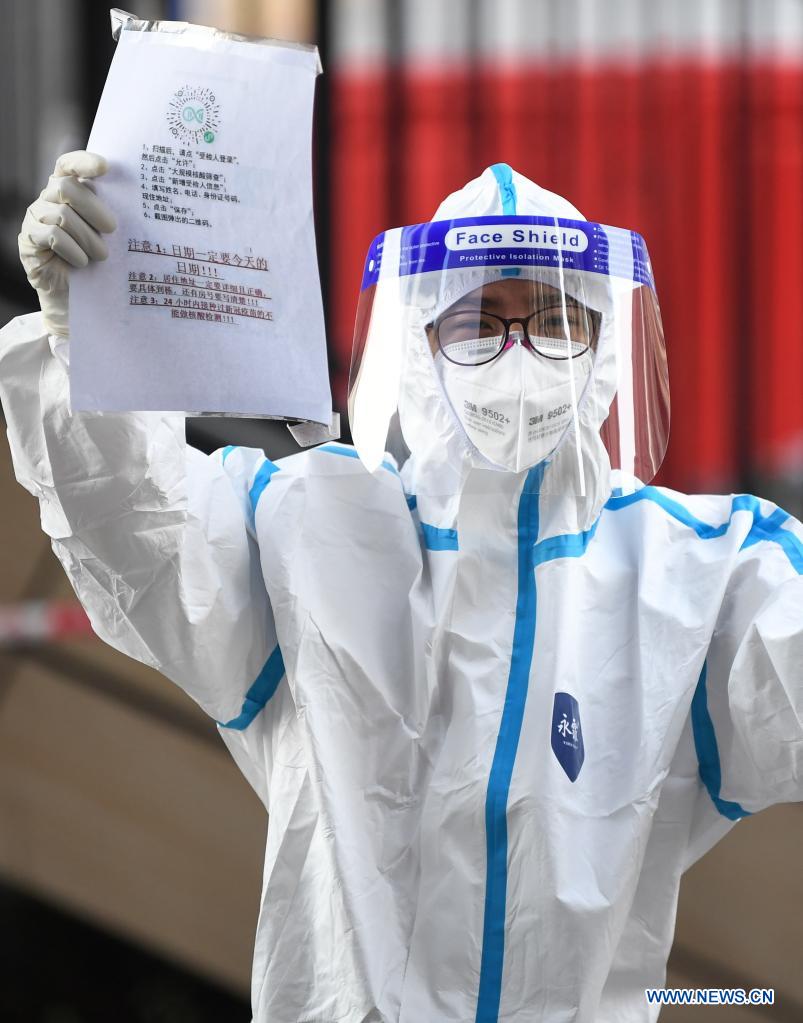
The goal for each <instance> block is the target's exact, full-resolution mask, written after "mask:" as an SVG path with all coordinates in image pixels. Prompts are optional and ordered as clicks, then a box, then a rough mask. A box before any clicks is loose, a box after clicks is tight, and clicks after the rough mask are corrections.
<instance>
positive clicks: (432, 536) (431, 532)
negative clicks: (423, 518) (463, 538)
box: [421, 522, 460, 551]
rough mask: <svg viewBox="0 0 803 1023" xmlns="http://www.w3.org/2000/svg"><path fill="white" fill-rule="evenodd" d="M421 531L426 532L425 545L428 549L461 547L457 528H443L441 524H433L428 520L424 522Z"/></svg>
mask: <svg viewBox="0 0 803 1023" xmlns="http://www.w3.org/2000/svg"><path fill="white" fill-rule="evenodd" d="M421 532H422V533H423V534H424V546H425V547H426V549H427V550H428V551H456V550H459V549H460V548H459V546H458V543H457V530H456V529H443V528H441V527H440V526H431V525H430V524H429V523H428V522H422V523H421Z"/></svg>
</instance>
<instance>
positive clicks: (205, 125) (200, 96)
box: [167, 85, 220, 144]
mask: <svg viewBox="0 0 803 1023" xmlns="http://www.w3.org/2000/svg"><path fill="white" fill-rule="evenodd" d="M167 126H168V127H169V128H170V132H171V134H172V135H173V137H174V138H176V139H179V140H180V141H182V142H195V143H196V144H198V143H200V142H207V143H209V142H214V141H215V135H216V133H217V132H218V130H219V129H220V104H219V103H218V101H217V98H216V96H215V94H214V92H213V91H212V90H211V89H207V88H205V87H204V86H201V85H184V86H182V87H181V88H180V89H178V90H177V91H176V92H175V93H174V94H173V96H172V97H171V99H170V102H169V104H168V106H167Z"/></svg>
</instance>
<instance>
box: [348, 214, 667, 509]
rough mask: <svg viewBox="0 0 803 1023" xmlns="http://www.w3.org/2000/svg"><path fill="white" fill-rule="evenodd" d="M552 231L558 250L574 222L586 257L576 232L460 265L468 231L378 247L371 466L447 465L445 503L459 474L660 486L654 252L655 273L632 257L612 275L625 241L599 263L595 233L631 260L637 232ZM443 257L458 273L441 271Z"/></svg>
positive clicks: (369, 334) (371, 327)
mask: <svg viewBox="0 0 803 1023" xmlns="http://www.w3.org/2000/svg"><path fill="white" fill-rule="evenodd" d="M485 219H487V218H485ZM510 219H511V221H512V222H513V223H519V222H522V221H525V222H526V223H529V224H537V225H538V226H541V223H539V220H540V218H510ZM470 223H471V225H472V226H474V225H475V223H476V222H475V221H472V222H470ZM546 223H547V224H549V225H550V227H551V229H552V236H551V237H553V238H554V237H556V236H557V232H558V230H559V229H560V228H562V227H564V226H565V225H566V224H571V225H572V230H573V231H575V232H577V234H581V236H582V239H583V240H585V241H586V246H585V249H584V250H583V252H584V257H583V258H582V259H578V258H577V253H575V252H574V251H567V250H565V249H563V246H562V245H561V242H566V241H567V239H568V240H571V239H572V238H574V237H577V234H574V235H573V234H569V233H566V232H564V233H563V234H562V238H560V237H559V242H558V248H555V247H554V246H553V248H552V249H546V250H545V249H544V248H542V247H540V246H533V247H529V248H528V247H519V248H517V249H515V250H514V251H510V250H505V249H504V248H503V247H500V246H499V245H497V246H496V247H495V248H492V249H490V250H485V251H481V252H479V253H478V252H477V251H471V252H470V253H469V255H470V256H471V259H470V260H466V261H465V262H464V263H456V261H455V258H454V257H455V253H454V251H453V250H449V249H448V247H447V246H445V245H443V244H442V243H443V241H444V240H445V239H447V235H448V234H449V233H450V232H451V234H452V237H454V234H455V232H456V231H458V230H465V224H466V222H465V221H452V222H435V223H433V224H431V225H419V226H418V227H417V228H414V229H410V228H405V229H400V230H397V231H392V232H386V233H385V234H384V235H382V236H380V238H379V239H377V240H376V241H375V242H374V245H373V246H372V249H371V251H370V252H369V258H368V261H367V263H366V276H365V279H364V282H363V283H364V287H363V290H362V292H361V295H360V301H359V306H358V313H357V323H356V329H355V337H354V347H353V353H352V365H351V373H350V380H349V416H350V420H351V430H352V436H353V439H354V443H355V446H356V448H357V451H358V453H359V455H360V457H361V459H362V460H363V462H364V463H365V464H366V467H367V468H369V470H371V471H373V470H374V469H375V468H376V467H377V466H378V465H379V464H380V463H381V462H382V459H383V457H384V452H385V450H386V447H387V448H389V449H390V450H391V452H392V453H393V454H394V455H395V456H396V457H397V459H399V460H404V459H405V458H406V457H408V456H409V455H412V456H413V457H414V458H415V459H418V460H419V461H420V460H429V461H430V462H432V463H433V464H438V465H441V466H443V467H444V489H445V491H448V490H449V489H450V488H451V487H453V486H454V477H453V476H451V474H450V473H449V472H448V471H446V467H447V466H449V465H451V466H453V467H454V466H455V465H456V464H457V463H459V464H460V466H461V468H462V469H465V468H466V467H469V468H485V469H491V470H496V471H498V472H505V473H515V474H520V473H524V472H528V471H530V470H532V469H534V468H537V467H541V468H540V469H539V471H538V476H539V480H540V484H539V485H540V489H541V490H543V491H546V492H553V493H563V494H577V495H585V494H586V493H588V492H589V491H590V490H592V489H593V488H594V486H595V485H596V484H597V483H598V481H599V480H600V478H601V477H602V476H603V475H605V476H606V478H607V476H608V474H609V469H611V468H613V469H620V470H622V473H621V477H622V479H621V480H620V481H619V482H622V481H624V486H625V488H626V489H627V488H628V486H629V483H628V480H629V479H631V478H635V480H637V481H640V482H641V483H645V482H648V481H649V480H650V479H652V477H653V476H654V475H655V473H656V472H657V470H658V468H659V466H660V463H661V460H662V459H663V456H664V453H665V449H666V443H667V438H668V426H669V406H668V380H667V367H666V355H665V350H664V343H663V333H662V329H661V320H660V313H659V310H658V303H657V298H656V295H655V291H654V288H653V287H652V286H651V277H650V276H648V274H647V271H648V268H649V262H648V260H647V257H646V249H645V250H643V257H642V262H643V265H644V266H646V268H647V269H646V270H642V268H641V267H636V268H635V270H636V272H634V256H631V259H630V266H629V271H628V272H627V273H624V272H623V271H622V268H621V267H620V266H618V265H614V266H613V267H611V263H612V262H613V261H612V260H611V259H610V240H611V239H610V238H609V236H607V235H606V236H603V237H604V238H607V239H608V249H607V251H608V256H609V258H608V259H607V260H606V261H603V260H602V259H601V258H599V256H600V254H599V251H598V250H599V248H601V246H599V245H598V246H597V249H594V250H593V251H592V252H590V253H589V252H588V249H589V248H592V246H591V244H590V241H591V240H592V239H593V238H594V237H595V235H594V230H595V229H596V237H597V238H599V237H600V235H599V232H600V230H605V231H607V232H615V236H614V240H615V242H616V243H617V245H618V246H619V247H620V248H621V245H622V242H623V240H626V241H627V243H628V244H630V239H631V237H635V238H638V236H637V235H636V236H632V235H631V232H624V231H620V230H619V229H615V228H605V229H602V228H601V226H600V225H595V224H588V223H586V222H576V221H569V222H564V221H557V222H555V221H546ZM556 224H557V228H556ZM578 226H579V227H578ZM510 230H511V228H510V225H508V233H507V237H508V238H509V237H510ZM409 232H413V238H412V239H411V238H410V237H409V234H408V233H409ZM500 233H501V232H493V233H492V234H493V235H499V234H500ZM487 235H488V232H485V236H486V237H487ZM639 242H640V243H641V246H643V242H641V240H640V239H639ZM411 243H412V244H411ZM439 244H440V248H439ZM411 249H412V250H413V251H412V253H411ZM433 250H434V251H433ZM630 251H631V253H634V254H636V253H637V251H638V250H637V249H636V247H635V245H632V246H631V249H630ZM433 256H434V258H435V259H436V260H438V261H439V262H441V263H442V264H443V265H440V266H436V267H435V268H433V269H429V267H430V266H431V265H432V262H433ZM411 257H412V258H411ZM625 262H626V261H625ZM589 266H592V267H597V268H598V269H589V268H588V267H589ZM612 270H614V271H616V272H612ZM603 271H604V272H603ZM640 277H643V278H644V279H643V280H642V279H639V278H640ZM648 281H649V282H650V283H647V282H648ZM447 477H449V479H448V482H447ZM633 485H635V484H633Z"/></svg>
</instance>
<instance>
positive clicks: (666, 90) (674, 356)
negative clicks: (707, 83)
mask: <svg viewBox="0 0 803 1023" xmlns="http://www.w3.org/2000/svg"><path fill="white" fill-rule="evenodd" d="M649 77H650V78H651V79H652V81H651V82H650V81H649V79H648V80H647V82H645V88H647V89H648V90H649V91H648V93H647V95H648V103H647V106H646V110H645V131H644V135H643V142H644V145H645V147H646V163H645V166H646V167H647V168H648V173H647V174H646V176H645V179H644V220H643V222H642V229H641V233H642V234H643V235H644V237H645V238H646V240H647V245H648V248H649V250H650V256H651V259H652V262H653V269H654V271H655V279H656V285H657V288H658V297H659V301H660V303H661V313H662V318H663V324H664V331H665V334H666V341H667V354H668V358H669V380H670V387H671V392H672V416H671V426H670V433H669V447H668V449H667V456H666V460H665V462H664V468H663V471H662V472H661V475H660V477H659V479H660V482H662V483H665V484H667V485H670V486H674V487H677V488H678V489H683V488H684V487H689V486H690V483H691V480H690V479H689V473H690V472H691V471H693V457H691V458H690V457H689V453H693V452H694V450H695V448H696V445H697V433H698V424H697V421H696V420H697V416H698V415H699V409H700V405H701V403H702V401H703V397H704V396H703V391H702V389H701V387H700V386H699V385H700V381H699V379H698V377H697V374H696V372H695V369H696V359H697V351H696V347H697V346H696V336H697V335H696V304H697V301H698V289H697V285H698V267H697V224H696V217H695V214H696V210H697V202H696V196H697V177H696V175H697V170H696V162H697V161H696V151H695V145H696V135H695V128H694V125H695V117H696V110H695V99H696V97H695V94H694V89H693V87H692V83H691V81H690V80H689V74H688V68H687V67H686V66H684V65H682V64H681V63H679V62H677V61H670V60H661V61H656V63H655V64H654V65H653V69H652V71H651V73H650V76H649Z"/></svg>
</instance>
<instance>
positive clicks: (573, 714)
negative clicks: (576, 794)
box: [552, 693, 585, 781]
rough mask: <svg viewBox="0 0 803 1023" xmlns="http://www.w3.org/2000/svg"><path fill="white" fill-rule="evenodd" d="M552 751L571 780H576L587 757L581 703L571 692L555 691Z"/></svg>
mask: <svg viewBox="0 0 803 1023" xmlns="http://www.w3.org/2000/svg"><path fill="white" fill-rule="evenodd" d="M552 752H553V753H554V754H555V756H556V757H557V758H558V763H559V764H560V766H561V767H562V768H563V770H564V771H565V772H566V774H567V776H568V778H569V781H575V780H576V778H577V775H578V774H579V773H580V768H581V767H582V766H583V760H584V759H585V749H584V747H583V730H582V727H581V725H580V705H579V704H578V702H577V700H575V698H574V697H573V696H570V695H569V693H555V704H554V707H553V710H552Z"/></svg>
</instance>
